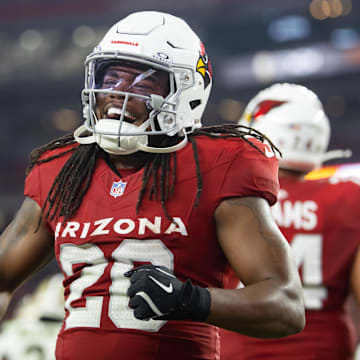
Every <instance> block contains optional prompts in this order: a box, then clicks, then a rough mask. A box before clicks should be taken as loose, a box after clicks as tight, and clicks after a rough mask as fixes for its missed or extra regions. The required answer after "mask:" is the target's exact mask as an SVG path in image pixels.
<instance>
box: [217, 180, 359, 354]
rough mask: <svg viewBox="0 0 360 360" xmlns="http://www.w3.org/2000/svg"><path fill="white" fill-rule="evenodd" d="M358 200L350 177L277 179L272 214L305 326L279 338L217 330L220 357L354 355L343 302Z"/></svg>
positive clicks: (347, 288) (355, 246) (356, 243)
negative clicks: (293, 269)
mask: <svg viewBox="0 0 360 360" xmlns="http://www.w3.org/2000/svg"><path fill="white" fill-rule="evenodd" d="M358 199H360V186H359V185H357V184H356V183H354V182H352V181H347V180H343V179H336V178H330V179H320V180H303V181H299V180H296V179H292V178H287V177H282V178H280V191H279V202H278V203H277V204H275V205H274V206H273V207H272V212H273V215H274V217H275V220H276V222H277V224H278V225H279V227H280V229H281V231H282V232H283V234H284V235H285V237H286V238H287V240H288V241H289V243H290V245H291V247H292V250H293V254H294V257H295V260H296V263H297V266H298V268H299V271H300V276H301V279H302V283H303V289H304V298H305V306H306V327H305V329H304V330H303V331H302V332H301V333H299V334H296V335H293V336H289V337H287V338H283V339H280V340H260V339H254V338H249V337H245V336H241V335H238V334H235V333H231V332H229V331H225V330H222V332H221V359H222V360H230V359H231V360H250V359H251V360H253V359H259V360H260V359H261V360H263V359H277V360H282V359H284V360H285V359H286V360H288V359H299V360H300V359H301V360H350V359H352V358H353V351H354V346H355V344H354V339H355V333H354V328H353V324H352V322H351V321H350V318H349V316H348V314H347V312H346V311H345V308H344V306H345V302H346V300H347V297H348V294H349V292H350V285H349V278H350V271H351V268H352V263H353V260H354V255H355V253H356V251H357V249H358V246H359V244H360V222H359V214H360V201H358ZM232 280H234V278H233V279H232ZM236 281H237V283H238V280H236Z"/></svg>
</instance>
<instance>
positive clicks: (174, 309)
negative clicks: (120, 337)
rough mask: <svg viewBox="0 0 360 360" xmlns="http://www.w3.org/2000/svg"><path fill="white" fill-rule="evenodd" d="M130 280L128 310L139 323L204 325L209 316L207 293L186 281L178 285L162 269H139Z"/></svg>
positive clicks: (159, 267) (145, 266)
mask: <svg viewBox="0 0 360 360" xmlns="http://www.w3.org/2000/svg"><path fill="white" fill-rule="evenodd" d="M124 275H125V276H127V277H129V278H130V287H129V289H128V292H127V293H128V296H129V297H130V301H129V306H130V307H131V308H132V309H134V316H135V317H136V318H137V319H140V320H149V319H154V320H185V319H188V320H193V321H204V320H205V319H206V318H207V317H208V315H209V313H210V302H211V299H210V293H209V291H208V290H207V289H205V288H202V287H200V286H195V285H193V284H192V283H191V281H190V280H187V281H186V282H182V281H180V280H179V279H177V278H176V276H175V275H174V274H173V273H172V272H171V271H170V270H169V269H168V268H166V267H164V266H156V265H142V266H139V267H137V268H135V269H132V270H130V271H127V272H126V273H125V274H124Z"/></svg>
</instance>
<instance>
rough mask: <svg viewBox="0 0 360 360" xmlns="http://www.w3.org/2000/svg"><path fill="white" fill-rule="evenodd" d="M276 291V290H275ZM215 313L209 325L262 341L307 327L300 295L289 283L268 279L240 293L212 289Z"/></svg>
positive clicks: (212, 312) (209, 319)
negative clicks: (282, 283) (261, 339)
mask: <svg viewBox="0 0 360 360" xmlns="http://www.w3.org/2000/svg"><path fill="white" fill-rule="evenodd" d="M274 289H276V290H274ZM209 291H210V294H211V311H210V314H209V316H208V318H207V320H206V322H208V323H211V324H213V325H217V326H220V327H222V328H225V329H228V330H232V331H236V332H238V333H241V334H244V335H248V336H252V337H258V338H280V337H284V336H288V335H292V334H296V333H298V332H300V331H301V330H302V329H303V327H304V325H305V315H304V305H303V301H302V298H299V295H298V294H299V292H298V291H297V290H296V289H292V288H291V286H289V284H287V285H286V286H280V287H279V284H275V283H274V281H272V280H265V281H262V282H259V283H256V284H254V285H251V286H247V287H245V288H242V289H236V290H224V289H209Z"/></svg>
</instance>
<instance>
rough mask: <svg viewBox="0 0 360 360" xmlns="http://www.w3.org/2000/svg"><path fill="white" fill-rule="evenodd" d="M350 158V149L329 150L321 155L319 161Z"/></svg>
mask: <svg viewBox="0 0 360 360" xmlns="http://www.w3.org/2000/svg"><path fill="white" fill-rule="evenodd" d="M351 156H352V151H351V150H350V149H347V150H330V151H328V152H326V153H325V154H324V155H323V157H322V159H321V161H322V162H325V161H328V160H333V159H342V158H350V157H351Z"/></svg>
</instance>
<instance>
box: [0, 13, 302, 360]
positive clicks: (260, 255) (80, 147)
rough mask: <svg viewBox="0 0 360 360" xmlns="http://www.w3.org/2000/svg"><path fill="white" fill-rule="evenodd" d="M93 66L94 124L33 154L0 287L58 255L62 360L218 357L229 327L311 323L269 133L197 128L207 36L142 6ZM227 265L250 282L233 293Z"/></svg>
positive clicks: (207, 72)
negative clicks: (222, 331)
mask: <svg viewBox="0 0 360 360" xmlns="http://www.w3.org/2000/svg"><path fill="white" fill-rule="evenodd" d="M85 65H86V79H85V89H84V91H83V93H82V100H83V104H84V115H85V123H84V125H83V126H81V127H80V128H79V129H78V130H77V131H76V132H75V134H74V135H73V134H70V135H67V136H64V137H62V138H60V139H55V140H54V141H52V142H51V143H49V144H47V145H45V146H43V147H40V148H39V149H35V150H34V151H33V152H32V154H31V157H30V164H29V168H28V176H27V179H26V184H25V194H26V196H27V198H26V199H25V201H24V203H23V205H22V207H21V209H20V210H19V212H18V214H17V217H16V218H15V220H14V222H13V223H12V224H10V226H9V227H8V229H7V230H6V231H5V233H4V234H3V235H2V238H1V241H2V242H3V245H2V249H3V251H2V254H1V257H0V279H1V281H0V290H1V291H4V292H12V291H13V290H14V289H15V288H16V287H17V286H18V285H19V284H20V283H21V282H22V281H23V280H24V279H25V278H26V277H28V276H29V274H30V273H31V272H32V271H34V270H36V269H37V268H39V267H40V266H42V265H43V264H45V263H46V262H47V261H48V259H50V258H52V257H53V252H54V248H55V254H56V257H57V261H58V263H59V265H60V267H61V269H62V271H63V273H64V275H65V280H64V286H65V297H66V301H65V308H66V316H65V321H64V324H63V327H62V329H61V332H60V335H59V337H58V341H57V350H56V356H57V359H87V360H91V359H96V360H98V359H109V360H111V359H118V358H119V356H121V354H125V357H126V358H128V359H134V360H135V359H157V360H161V359H169V357H170V356H171V358H172V359H174V360H175V359H181V360H184V359H216V358H217V357H218V352H219V347H218V339H219V337H218V328H217V327H216V326H222V327H226V328H229V329H232V330H234V331H238V332H241V333H244V334H247V335H250V336H256V337H282V336H286V335H289V334H293V333H296V332H299V331H300V330H301V329H302V328H303V325H304V312H303V310H304V309H303V302H302V291H301V284H300V280H299V277H298V273H297V271H296V267H295V264H294V263H293V259H292V257H291V253H290V251H289V246H288V244H287V242H286V240H285V239H284V238H283V236H282V235H281V233H280V232H279V230H278V228H277V227H276V225H275V223H274V221H273V219H272V217H271V214H270V208H269V204H273V203H274V202H275V201H276V196H277V190H278V181H277V168H278V163H277V160H276V158H275V156H274V153H273V151H272V149H271V146H268V145H265V144H264V143H263V142H262V141H261V139H262V137H261V135H259V134H256V132H254V136H253V137H252V138H251V139H249V138H248V137H247V136H246V134H247V133H245V132H242V131H240V130H238V129H237V127H236V126H235V127H234V126H228V127H212V128H200V127H201V116H202V113H203V110H204V108H205V106H206V103H207V100H208V96H209V93H210V89H211V84H212V71H211V66H210V62H209V59H208V56H207V54H206V51H205V48H204V46H203V44H202V43H201V42H200V40H199V38H198V37H197V35H196V34H195V33H194V32H193V31H192V30H191V29H190V28H189V26H188V25H187V24H186V23H185V22H184V21H183V20H181V19H179V18H176V17H173V16H171V15H169V14H164V13H159V12H140V13H135V14H132V15H130V16H128V17H127V18H125V19H123V20H122V21H120V22H119V23H117V24H115V25H114V26H113V27H112V28H111V29H110V30H109V32H108V33H107V34H106V35H105V37H104V39H103V40H102V41H101V42H100V44H99V45H98V46H97V47H96V48H95V49H94V51H93V52H92V53H91V54H90V55H89V56H88V58H87V59H86V63H85ZM228 137H230V138H229V139H228ZM40 219H41V221H40ZM254 253H256V254H257V255H256V259H254V258H253V257H252V254H254ZM149 263H150V264H149ZM141 264H146V265H142V266H139V265H141ZM229 264H231V266H232V267H233V268H234V269H235V270H236V271H237V274H238V276H239V277H241V279H242V281H243V282H244V283H246V284H247V285H248V286H247V288H246V289H243V290H224V289H223V287H224V274H225V273H226V271H227V269H228V267H229ZM134 267H135V268H134ZM129 300H130V301H129ZM129 305H130V308H129ZM168 320H170V321H168ZM171 320H175V321H171ZM214 325H216V326H214Z"/></svg>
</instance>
